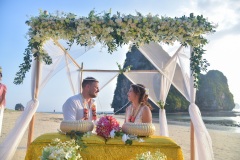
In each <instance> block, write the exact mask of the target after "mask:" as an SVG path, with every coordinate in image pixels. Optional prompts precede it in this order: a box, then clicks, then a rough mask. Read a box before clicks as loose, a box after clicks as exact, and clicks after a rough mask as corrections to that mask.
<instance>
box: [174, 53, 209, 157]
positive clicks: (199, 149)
mask: <svg viewBox="0 0 240 160" xmlns="http://www.w3.org/2000/svg"><path fill="white" fill-rule="evenodd" d="M178 58H179V61H180V64H181V69H182V74H183V75H184V81H185V84H186V85H187V86H189V87H187V88H188V89H187V90H188V92H189V97H188V99H189V102H190V105H189V109H188V110H189V114H190V118H191V121H192V123H193V126H194V137H195V138H194V139H195V140H196V141H195V143H194V150H195V152H194V153H195V157H194V158H195V160H202V159H206V160H213V159H214V156H213V150H212V140H211V137H210V135H209V133H208V131H207V129H206V126H205V124H204V122H203V120H202V117H201V112H200V110H199V108H198V106H197V105H196V104H195V99H196V88H194V85H193V82H194V77H193V76H190V74H189V73H190V62H189V63H186V61H189V58H188V57H186V56H183V55H179V56H178ZM186 64H189V67H188V69H187V67H186ZM184 65H185V66H184ZM189 76H190V77H189Z"/></svg>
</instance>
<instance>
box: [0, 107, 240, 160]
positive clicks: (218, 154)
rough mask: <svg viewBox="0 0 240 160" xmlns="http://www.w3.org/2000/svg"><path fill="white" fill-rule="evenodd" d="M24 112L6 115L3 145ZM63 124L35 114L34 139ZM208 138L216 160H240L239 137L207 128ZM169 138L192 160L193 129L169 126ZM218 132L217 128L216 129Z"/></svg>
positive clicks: (21, 154)
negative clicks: (210, 140) (191, 142)
mask: <svg viewBox="0 0 240 160" xmlns="http://www.w3.org/2000/svg"><path fill="white" fill-rule="evenodd" d="M21 113H22V112H18V111H9V110H6V111H5V112H4V117H3V126H2V136H1V137H0V142H2V141H3V140H4V139H5V137H6V136H7V135H8V133H9V132H10V131H11V129H12V128H13V126H14V125H15V122H16V120H17V118H18V117H19V116H20V115H21ZM114 117H115V118H117V120H118V121H119V122H120V125H122V124H123V116H122V115H114ZM61 121H62V114H54V113H36V114H35V127H34V139H35V138H36V137H38V136H40V135H42V134H44V133H50V132H57V129H59V127H60V122H61ZM154 125H155V127H156V132H155V134H156V135H159V124H158V120H157V119H154ZM206 126H207V128H208V131H209V134H210V136H211V138H212V143H213V152H214V157H215V159H216V160H238V159H240V156H239V146H240V133H236V132H235V133H234V132H232V131H224V130H220V129H219V128H218V129H213V128H214V127H212V126H209V125H206ZM168 127H169V134H170V138H172V139H173V140H174V141H175V142H176V143H177V144H178V145H179V146H181V148H182V151H183V154H184V158H185V159H186V160H189V159H190V127H189V125H188V124H186V123H185V124H184V125H182V124H179V123H178V122H175V123H174V122H172V123H171V122H170V123H169V125H168ZM215 128H216V127H215ZM27 137H28V130H27V131H26V132H25V135H24V136H23V139H22V141H21V142H20V144H19V146H18V149H17V151H16V153H15V155H14V158H13V159H14V160H23V159H24V158H25V154H26V148H27Z"/></svg>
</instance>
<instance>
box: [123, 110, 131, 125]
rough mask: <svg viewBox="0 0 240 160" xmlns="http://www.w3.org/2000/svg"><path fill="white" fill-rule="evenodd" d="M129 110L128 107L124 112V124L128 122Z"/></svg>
mask: <svg viewBox="0 0 240 160" xmlns="http://www.w3.org/2000/svg"><path fill="white" fill-rule="evenodd" d="M130 110H131V106H128V107H127V108H126V111H125V121H124V123H126V122H129V117H130V113H131V112H130Z"/></svg>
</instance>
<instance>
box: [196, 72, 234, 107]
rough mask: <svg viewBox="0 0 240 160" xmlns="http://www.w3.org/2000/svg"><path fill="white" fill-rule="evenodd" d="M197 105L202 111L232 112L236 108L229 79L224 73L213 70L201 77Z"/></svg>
mask: <svg viewBox="0 0 240 160" xmlns="http://www.w3.org/2000/svg"><path fill="white" fill-rule="evenodd" d="M199 82H200V83H199V90H198V91H197V93H196V104H197V105H198V106H199V108H200V109H201V110H232V109H233V108H234V106H235V104H234V100H233V95H232V93H231V92H230V91H229V87H228V84H227V78H226V77H225V76H224V75H223V74H222V72H220V71H217V70H211V71H209V72H208V73H207V74H206V75H200V80H199Z"/></svg>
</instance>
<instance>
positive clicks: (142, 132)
mask: <svg viewBox="0 0 240 160" xmlns="http://www.w3.org/2000/svg"><path fill="white" fill-rule="evenodd" d="M122 130H123V132H124V133H126V134H130V135H137V136H151V135H154V132H155V126H154V125H153V124H152V123H124V124H123V126H122Z"/></svg>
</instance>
